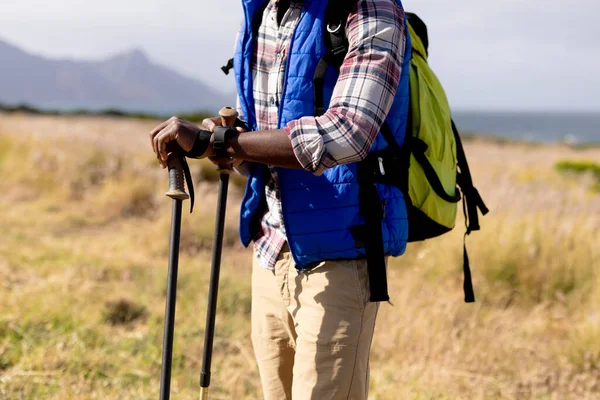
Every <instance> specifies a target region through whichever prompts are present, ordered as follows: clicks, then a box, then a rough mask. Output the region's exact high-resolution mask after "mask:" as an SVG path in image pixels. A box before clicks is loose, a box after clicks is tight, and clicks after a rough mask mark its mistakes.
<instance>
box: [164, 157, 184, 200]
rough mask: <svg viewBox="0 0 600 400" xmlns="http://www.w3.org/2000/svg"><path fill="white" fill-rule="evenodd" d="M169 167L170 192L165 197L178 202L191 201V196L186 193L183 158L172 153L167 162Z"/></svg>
mask: <svg viewBox="0 0 600 400" xmlns="http://www.w3.org/2000/svg"><path fill="white" fill-rule="evenodd" d="M167 166H168V168H169V191H168V192H167V193H165V195H166V196H167V197H170V198H172V199H176V200H187V199H189V198H190V196H189V195H188V194H187V193H186V191H185V180H184V177H183V166H182V164H181V156H180V155H179V154H177V153H176V152H173V153H171V155H170V156H169V159H168V160H167Z"/></svg>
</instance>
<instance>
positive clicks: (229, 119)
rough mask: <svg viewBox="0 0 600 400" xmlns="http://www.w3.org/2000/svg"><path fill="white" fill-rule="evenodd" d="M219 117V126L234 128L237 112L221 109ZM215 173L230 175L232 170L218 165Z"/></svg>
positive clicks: (227, 108)
mask: <svg viewBox="0 0 600 400" xmlns="http://www.w3.org/2000/svg"><path fill="white" fill-rule="evenodd" d="M219 116H220V117H221V125H223V126H231V127H234V126H235V122H236V121H237V117H238V112H237V111H236V109H235V108H233V107H223V108H221V109H220V110H219ZM217 172H219V173H221V174H230V173H231V172H232V168H231V166H221V165H219V166H218V168H217Z"/></svg>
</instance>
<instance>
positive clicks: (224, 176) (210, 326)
mask: <svg viewBox="0 0 600 400" xmlns="http://www.w3.org/2000/svg"><path fill="white" fill-rule="evenodd" d="M219 115H220V116H221V124H222V125H223V126H225V127H233V126H234V125H235V121H236V118H237V111H235V109H233V108H231V107H224V108H222V109H221V110H220V111H219ZM217 129H218V128H217ZM215 130H216V129H215ZM215 135H216V133H215ZM215 140H216V137H215ZM216 150H217V155H218V156H219V157H221V156H225V157H227V155H226V154H219V153H222V151H223V149H216ZM218 171H219V172H220V174H219V197H218V200H217V220H216V223H215V235H214V242H213V249H212V266H211V271H210V285H209V290H208V310H207V312H206V329H205V331H204V354H203V357H202V372H200V399H201V400H207V399H208V386H209V385H210V365H211V361H212V350H213V339H214V336H215V317H216V314H217V294H218V291H219V273H220V272H221V251H222V250H223V230H224V227H225V211H226V206H227V189H228V187H229V173H230V171H231V170H230V169H229V168H223V167H221V166H219V168H218Z"/></svg>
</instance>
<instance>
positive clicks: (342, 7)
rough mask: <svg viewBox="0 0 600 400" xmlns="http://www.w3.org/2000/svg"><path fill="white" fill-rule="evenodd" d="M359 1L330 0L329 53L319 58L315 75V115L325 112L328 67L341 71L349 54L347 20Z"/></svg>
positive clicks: (328, 7) (327, 24)
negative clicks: (324, 96)
mask: <svg viewBox="0 0 600 400" xmlns="http://www.w3.org/2000/svg"><path fill="white" fill-rule="evenodd" d="M357 2H358V0H330V1H329V3H328V4H327V9H326V10H325V37H324V39H325V46H327V53H326V54H325V55H324V56H323V57H321V59H320V60H319V63H318V64H317V68H316V69H315V74H314V76H313V85H314V96H315V116H320V115H323V114H324V113H325V105H324V99H323V94H324V93H323V91H324V84H325V74H326V73H327V69H328V68H329V66H332V67H334V68H335V69H336V70H338V71H339V69H340V67H341V65H342V63H343V62H344V58H345V57H346V54H348V38H347V37H346V21H347V20H348V16H349V15H350V12H351V11H352V9H353V8H354V6H355V5H356V3H357Z"/></svg>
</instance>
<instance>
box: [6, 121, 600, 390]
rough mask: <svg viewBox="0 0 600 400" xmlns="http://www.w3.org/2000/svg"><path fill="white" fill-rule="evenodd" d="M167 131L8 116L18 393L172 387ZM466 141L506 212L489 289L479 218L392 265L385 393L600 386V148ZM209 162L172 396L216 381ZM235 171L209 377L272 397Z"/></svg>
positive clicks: (142, 124) (491, 202) (383, 345)
mask: <svg viewBox="0 0 600 400" xmlns="http://www.w3.org/2000/svg"><path fill="white" fill-rule="evenodd" d="M154 125H155V122H153V121H144V120H134V119H119V118H108V117H49V116H32V115H25V114H10V115H9V114H0V172H1V175H0V176H1V179H0V210H1V211H0V231H1V232H2V236H1V237H0V310H1V311H0V398H1V399H11V400H12V399H61V400H62V399H67V400H68V399H155V398H157V397H158V384H159V376H160V362H161V346H162V326H163V313H164V296H165V289H166V288H165V286H166V274H167V255H168V239H169V237H168V235H169V222H170V201H169V199H167V198H166V197H164V195H163V194H164V192H165V191H166V188H167V179H166V172H165V171H163V170H161V169H160V168H159V166H158V164H157V163H156V160H155V159H154V158H153V155H152V153H151V151H150V146H149V142H148V138H147V132H149V130H150V129H151V128H152V127H153V126H154ZM466 151H467V154H468V156H469V160H470V162H471V168H472V170H473V175H474V178H475V182H476V184H477V185H478V187H479V189H480V192H481V194H482V195H483V197H484V199H485V200H486V201H487V204H488V206H489V207H490V209H491V210H492V211H491V214H490V215H489V216H487V217H485V218H483V219H482V226H483V230H482V231H481V232H476V233H474V234H473V235H471V237H470V238H469V239H468V246H469V254H470V258H471V264H472V268H473V274H474V283H475V290H476V296H477V298H478V302H477V303H475V304H471V305H467V304H464V303H463V301H462V272H461V268H462V234H463V232H464V231H463V228H462V221H460V222H459V223H458V225H457V229H455V231H453V232H452V233H451V234H449V235H446V236H445V237H443V238H440V239H437V240H433V241H429V242H425V243H420V244H414V245H411V246H409V249H408V251H407V253H406V255H404V256H403V257H401V258H398V259H395V260H393V262H392V263H391V264H392V265H391V269H390V275H391V277H390V286H391V287H390V291H391V293H392V302H393V305H387V304H386V305H383V306H382V308H381V311H380V314H379V317H378V329H377V331H376V336H375V339H374V342H373V352H372V363H371V367H372V378H371V396H370V398H372V399H380V400H388V399H389V400H392V399H419V400H425V399H428V400H433V399H440V400H442V399H444V400H446V399H539V400H542V399H543V400H550V399H556V400H559V399H560V400H562V399H578V400H579V399H600V274H599V272H598V269H599V267H600V193H599V192H598V180H600V177H598V176H597V174H596V172H595V171H596V169H594V168H595V167H594V165H597V164H594V163H598V162H599V160H600V149H598V148H596V149H594V148H589V149H571V148H569V147H566V146H559V145H548V146H541V145H539V146H535V145H529V144H516V143H513V144H511V143H492V142H486V141H482V140H477V139H475V140H471V141H469V143H468V144H467V145H466ZM565 162H566V163H565ZM192 164H193V165H192V167H193V171H192V173H193V175H194V177H195V179H196V186H197V206H196V207H197V208H196V210H195V211H194V214H192V215H189V214H187V213H186V214H184V222H183V228H182V229H183V232H182V257H181V260H180V279H179V293H178V304H177V323H176V331H175V334H176V337H175V340H176V343H175V358H174V371H173V378H174V380H173V396H172V397H173V398H174V399H191V398H196V396H197V394H198V375H199V371H200V364H201V354H202V353H201V350H202V340H203V333H204V332H203V326H204V319H205V310H206V301H207V293H206V290H207V287H208V273H209V264H210V247H211V243H212V232H213V226H214V221H213V219H214V215H213V214H214V211H213V210H214V208H215V203H216V185H215V183H214V180H215V178H216V173H215V172H214V169H213V168H212V166H211V165H210V164H207V163H204V162H192ZM573 165H575V166H577V165H580V166H581V165H584V166H586V167H573ZM590 165H591V167H589V166H590ZM565 166H571V167H568V168H567V167H565ZM586 171H587V172H586ZM235 183H236V184H235V185H234V186H233V188H232V191H231V195H230V207H229V208H228V218H227V232H226V236H225V242H226V245H227V247H226V250H225V251H224V260H223V262H224V265H223V271H222V284H221V289H220V299H219V308H218V312H219V314H218V317H217V336H216V338H215V352H214V362H213V379H212V384H211V388H212V393H213V398H214V399H258V398H260V385H259V381H258V374H257V368H256V366H255V363H254V359H253V352H252V346H251V343H250V339H249V327H250V324H249V322H250V318H249V311H250V268H249V264H250V257H251V253H250V251H249V250H247V249H244V248H243V247H241V245H240V244H239V241H238V239H237V235H236V231H237V216H238V213H239V211H238V204H239V199H240V196H241V183H242V182H241V180H239V179H238V180H237V181H236V182H235ZM184 208H185V207H184Z"/></svg>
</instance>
